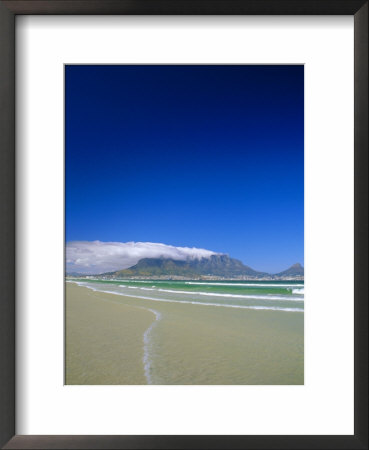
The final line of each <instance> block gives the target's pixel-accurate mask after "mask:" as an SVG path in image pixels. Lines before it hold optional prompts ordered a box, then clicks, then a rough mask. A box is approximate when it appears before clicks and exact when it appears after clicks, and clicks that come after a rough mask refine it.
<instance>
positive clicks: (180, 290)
mask: <svg viewBox="0 0 369 450" xmlns="http://www.w3.org/2000/svg"><path fill="white" fill-rule="evenodd" d="M75 281H77V282H78V284H80V285H82V286H86V287H90V288H91V289H93V290H96V291H102V292H107V293H114V294H118V295H122V296H126V297H137V298H141V299H146V300H151V301H152V302H155V301H157V302H158V301H162V302H179V303H192V304H202V305H206V306H223V307H231V308H248V309H274V310H280V311H296V312H302V311H303V309H304V283H303V282H302V281H254V280H252V281H244V280H242V281H241V280H237V281H234V280H229V281H228V280H222V281H198V280H192V281H191V280H129V279H122V280H101V279H87V280H86V279H78V280H75Z"/></svg>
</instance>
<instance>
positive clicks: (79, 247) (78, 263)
mask: <svg viewBox="0 0 369 450" xmlns="http://www.w3.org/2000/svg"><path fill="white" fill-rule="evenodd" d="M66 253H67V272H79V273H92V274H98V273H103V272H112V271H116V270H120V269H126V268H128V267H131V266H133V265H134V264H137V263H138V261H139V260H140V259H143V258H171V259H175V260H180V261H185V260H188V259H190V260H191V259H201V258H209V257H210V256H211V255H215V254H217V253H215V252H212V251H210V250H205V249H202V248H195V247H192V248H190V247H174V246H173V245H166V244H160V243H154V242H101V241H72V242H68V243H67V245H66Z"/></svg>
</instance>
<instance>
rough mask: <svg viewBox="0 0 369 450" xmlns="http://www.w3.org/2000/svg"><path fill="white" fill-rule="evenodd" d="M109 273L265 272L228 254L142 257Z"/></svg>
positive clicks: (195, 274) (253, 274)
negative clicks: (183, 258)
mask: <svg viewBox="0 0 369 450" xmlns="http://www.w3.org/2000/svg"><path fill="white" fill-rule="evenodd" d="M107 275H108V274H107ZM109 275H110V276H113V277H114V278H121V277H125V276H130V277H131V276H139V277H146V276H147V277H153V276H183V277H198V276H201V275H210V276H218V277H224V278H227V277H228V278H232V277H239V276H242V275H245V276H251V277H262V276H264V275H267V274H266V273H264V272H257V271H256V270H253V269H251V267H248V266H245V265H244V264H243V263H242V262H241V261H239V260H238V259H234V258H230V257H229V256H228V255H211V256H210V257H209V258H201V259H187V260H186V261H180V260H174V259H169V258H144V259H141V260H140V261H139V262H138V263H137V264H136V265H134V266H132V267H130V268H128V269H124V270H118V271H117V272H113V273H109Z"/></svg>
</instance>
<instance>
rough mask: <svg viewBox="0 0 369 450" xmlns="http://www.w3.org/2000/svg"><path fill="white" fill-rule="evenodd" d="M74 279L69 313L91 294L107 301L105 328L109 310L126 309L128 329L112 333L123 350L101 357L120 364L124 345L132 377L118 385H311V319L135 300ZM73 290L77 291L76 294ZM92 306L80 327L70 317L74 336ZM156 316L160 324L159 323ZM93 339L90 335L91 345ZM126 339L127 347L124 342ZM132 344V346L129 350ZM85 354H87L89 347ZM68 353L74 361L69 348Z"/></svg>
mask: <svg viewBox="0 0 369 450" xmlns="http://www.w3.org/2000/svg"><path fill="white" fill-rule="evenodd" d="M68 281H70V282H68V283H66V284H67V295H66V297H67V305H66V306H67V309H68V304H69V305H72V304H73V302H75V301H76V302H78V301H79V300H78V298H76V296H77V297H79V296H84V297H86V295H87V294H86V292H89V293H91V294H94V296H93V298H94V302H95V303H96V302H98V303H99V307H98V309H99V311H100V312H99V315H98V320H97V322H98V323H99V322H101V321H102V322H103V323H105V322H106V321H109V320H110V319H109V317H110V314H111V311H110V308H106V307H105V306H103V305H107V304H108V302H110V303H112V304H115V305H116V306H117V307H120V308H121V311H120V313H118V316H119V321H120V324H121V325H123V328H124V330H122V329H119V330H115V333H118V335H114V336H113V338H112V337H111V336H110V338H109V339H110V340H111V339H112V341H113V342H114V343H115V346H113V347H114V348H111V349H110V353H109V355H105V356H106V357H105V360H103V361H100V362H99V361H98V360H96V358H95V361H96V364H97V365H104V364H107V365H108V366H110V365H111V364H112V361H113V360H115V359H119V358H120V352H121V351H122V349H123V348H124V351H123V353H124V358H123V361H124V364H123V365H122V366H121V370H122V371H123V372H124V376H118V378H115V382H114V383H112V384H228V385H232V384H262V385H268V384H271V385H273V384H274V385H275V384H282V385H283V384H303V383H304V375H303V372H304V370H303V359H304V358H303V353H304V352H303V347H304V345H303V340H304V339H303V329H304V326H303V323H304V315H303V314H296V312H288V311H284V312H281V311H278V310H277V311H276V310H270V309H269V310H258V309H256V310H255V309H239V308H237V309H236V308H211V307H210V306H214V305H209V306H205V305H203V304H196V307H194V305H193V304H190V302H185V303H180V302H177V301H176V302H165V301H164V302H162V301H155V302H154V301H153V300H150V299H148V298H139V297H136V296H134V295H132V296H130V297H128V296H123V295H119V294H114V293H106V292H102V291H94V290H92V289H89V288H88V287H84V286H79V285H77V284H76V282H74V281H72V280H68ZM71 286H73V287H74V289H70V287H71ZM77 293H78V295H77ZM113 296H114V297H113ZM87 297H88V295H87ZM95 307H96V305H95ZM153 307H154V308H153ZM86 308H87V309H89V308H90V304H89V303H87V302H84V305H83V309H82V310H79V311H78V317H77V316H76V317H75V323H74V325H73V324H68V320H67V323H66V329H67V330H66V331H67V335H68V333H69V331H71V328H70V327H73V326H76V325H77V326H79V322H80V321H81V320H82V322H83V314H84V311H85V310H86ZM133 311H135V313H133ZM127 314H128V315H130V317H128V316H127ZM148 314H149V316H148ZM153 315H154V316H155V320H152V319H153ZM149 318H150V320H148V319H149ZM95 320H96V317H95ZM127 320H128V321H129V320H130V321H131V322H130V327H127ZM124 324H125V325H124ZM100 326H101V324H100ZM120 328H121V327H120ZM132 333H133V334H132ZM103 335H104V333H103ZM90 338H91V337H87V341H88V339H90ZM103 339H105V341H106V342H105V344H104V345H105V346H109V345H110V341H109V340H107V339H108V336H103ZM72 341H73V339H72ZM119 341H120V342H121V343H122V345H123V347H122V348H121V347H120V346H119V345H117V342H119ZM127 342H130V344H131V345H132V348H131V351H130V352H128V353H127ZM140 345H141V350H139V346H140ZM87 347H88V344H87ZM67 350H68V349H67ZM80 350H81V351H84V350H83V346H82V347H81V349H80ZM66 353H67V355H66V356H67V359H68V351H67V352H66ZM127 358H128V359H127ZM85 363H86V362H83V361H77V360H76V359H75V360H74V364H77V366H81V367H78V368H76V367H74V368H73V367H71V366H70V365H69V369H73V370H77V372H84V368H83V367H82V366H83V365H84V364H85ZM72 366H73V364H72ZM139 366H141V367H139ZM128 369H129V370H128ZM100 370H102V371H104V370H103V369H102V368H100ZM67 371H68V367H67ZM139 374H141V376H139ZM118 375H119V374H118ZM67 381H68V380H67ZM75 381H76V380H75ZM77 381H78V380H77ZM82 381H83V379H82ZM97 381H98V382H97V383H96V384H110V383H108V382H107V381H109V376H108V377H107V379H104V377H102V379H101V378H99V379H98V380H97ZM68 384H79V383H68ZM81 384H93V383H88V382H87V383H86V382H83V383H81Z"/></svg>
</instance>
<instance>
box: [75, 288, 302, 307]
mask: <svg viewBox="0 0 369 450" xmlns="http://www.w3.org/2000/svg"><path fill="white" fill-rule="evenodd" d="M84 286H85V287H87V288H88V289H91V290H93V291H96V292H103V293H105V294H114V295H120V296H122V297H131V295H129V294H124V293H122V292H117V291H105V290H100V289H96V288H95V287H93V286H88V285H84ZM135 298H140V299H143V300H152V301H156V302H163V303H186V304H191V305H200V306H219V307H223V308H238V309H255V310H258V309H261V310H272V311H291V312H292V311H293V312H304V310H303V309H301V308H283V307H278V306H245V305H225V304H218V303H205V302H191V301H187V300H168V299H163V298H155V297H143V296H138V295H135Z"/></svg>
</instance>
